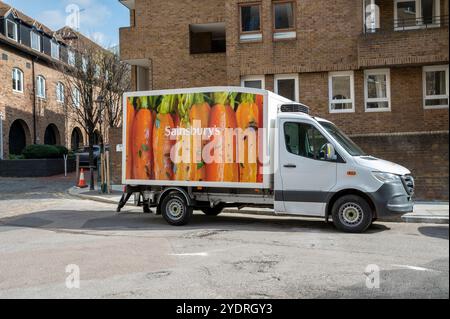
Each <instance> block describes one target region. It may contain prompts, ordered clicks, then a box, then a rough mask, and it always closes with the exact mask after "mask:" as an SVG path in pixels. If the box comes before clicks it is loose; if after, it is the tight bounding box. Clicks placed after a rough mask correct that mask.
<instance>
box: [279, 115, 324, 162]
mask: <svg viewBox="0 0 450 319" xmlns="http://www.w3.org/2000/svg"><path fill="white" fill-rule="evenodd" d="M284 136H285V141H286V149H287V151H288V152H289V153H292V154H295V155H298V156H303V157H307V158H311V159H315V160H321V161H324V160H326V159H325V152H326V146H327V143H328V140H327V139H326V138H325V137H324V136H323V135H322V133H320V132H319V130H318V129H316V128H315V127H314V126H312V125H309V124H305V123H285V124H284Z"/></svg>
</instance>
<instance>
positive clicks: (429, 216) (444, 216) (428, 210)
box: [68, 185, 449, 224]
mask: <svg viewBox="0 0 450 319" xmlns="http://www.w3.org/2000/svg"><path fill="white" fill-rule="evenodd" d="M122 188H123V187H122V186H119V185H116V186H113V191H112V193H111V194H100V193H99V191H90V190H89V189H80V188H77V187H72V188H70V189H69V190H68V193H69V194H70V195H73V196H77V197H79V198H82V199H87V200H94V201H99V202H103V203H110V204H118V203H119V200H120V198H121V196H122ZM128 205H134V204H133V198H131V199H130V201H129V203H128ZM225 212H227V213H242V214H258V215H274V213H273V209H264V208H263V209H261V208H243V209H241V210H238V209H234V208H230V209H226V210H225ZM391 220H392V219H391ZM395 221H403V222H406V223H429V224H448V223H449V203H448V202H424V201H418V202H416V204H415V205H414V212H412V213H408V214H405V215H403V216H401V217H400V216H399V218H398V219H396V220H395Z"/></svg>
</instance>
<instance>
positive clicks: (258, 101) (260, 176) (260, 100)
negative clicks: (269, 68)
mask: <svg viewBox="0 0 450 319" xmlns="http://www.w3.org/2000/svg"><path fill="white" fill-rule="evenodd" d="M255 100H256V105H258V111H259V114H258V115H259V122H258V123H259V127H258V128H259V129H260V130H258V155H259V156H261V157H262V154H263V150H262V141H263V138H264V137H263V136H262V135H263V134H264V133H263V130H262V129H263V127H264V96H263V95H261V94H257V95H256V98H255ZM259 148H261V149H259ZM262 161H263V159H262V158H259V157H258V176H257V178H256V179H257V180H256V181H257V182H258V183H262V182H263V164H262Z"/></svg>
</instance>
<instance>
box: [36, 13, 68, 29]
mask: <svg viewBox="0 0 450 319" xmlns="http://www.w3.org/2000/svg"><path fill="white" fill-rule="evenodd" d="M37 20H38V21H40V22H42V23H43V24H45V25H46V26H48V27H49V28H50V29H53V30H57V29H59V28H61V27H62V26H64V23H65V21H66V17H65V14H64V13H63V12H61V11H59V10H45V11H42V12H41V13H40V14H39V16H38V17H37Z"/></svg>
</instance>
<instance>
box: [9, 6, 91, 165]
mask: <svg viewBox="0 0 450 319" xmlns="http://www.w3.org/2000/svg"><path fill="white" fill-rule="evenodd" d="M79 40H82V41H83V45H84V43H85V42H86V41H90V40H88V39H87V38H86V37H83V36H82V35H81V34H79V33H78V32H76V31H74V30H71V29H69V28H63V29H61V30H58V31H56V32H54V31H52V30H50V29H49V28H47V27H46V26H44V25H42V24H40V23H39V22H38V21H35V20H34V19H32V18H30V17H28V16H26V15H25V14H23V13H22V12H20V11H17V10H16V9H14V8H12V7H10V6H9V5H7V4H5V3H3V2H1V1H0V83H1V85H0V115H1V131H2V134H1V137H2V138H1V139H0V143H1V145H2V148H1V150H2V152H1V153H2V154H0V155H2V156H0V158H3V159H7V158H8V157H10V155H19V154H21V152H22V150H23V148H24V147H25V146H26V145H30V144H50V145H64V146H66V147H68V148H69V149H77V148H78V147H80V146H83V145H85V144H86V143H87V137H86V133H85V131H84V130H83V128H82V127H81V126H80V125H79V124H77V123H75V122H74V121H73V120H70V117H69V116H67V112H69V111H70V110H69V109H68V107H67V105H68V103H67V101H68V96H67V94H69V90H68V89H67V88H65V86H64V75H63V74H62V73H61V68H60V67H59V66H60V64H66V65H69V66H77V65H79V64H81V62H82V61H81V60H82V56H81V54H80V53H79V52H80V50H77V45H76V43H77V41H79ZM90 42H91V44H92V45H96V44H95V43H94V42H92V41H90Z"/></svg>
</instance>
